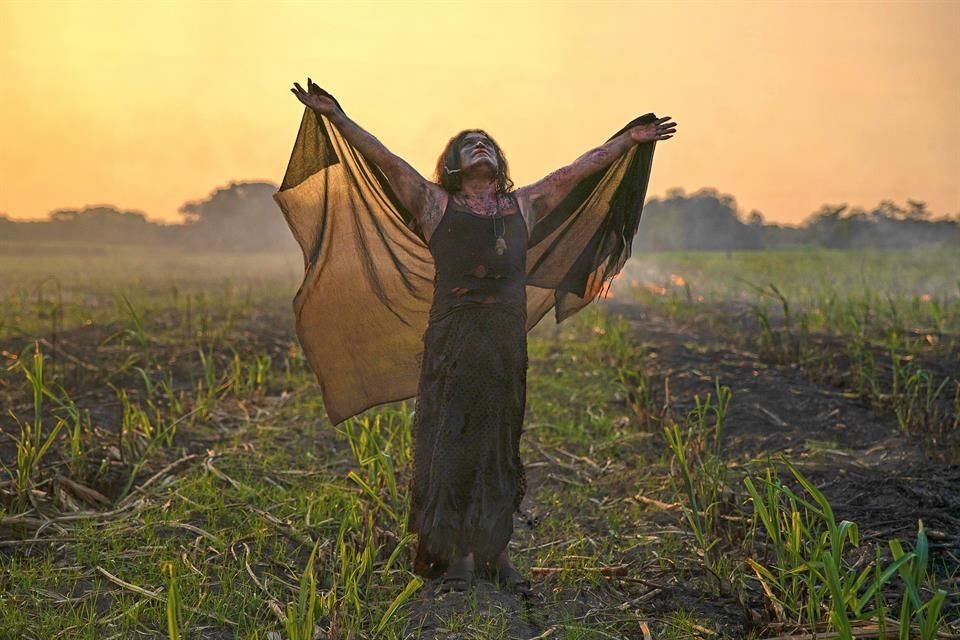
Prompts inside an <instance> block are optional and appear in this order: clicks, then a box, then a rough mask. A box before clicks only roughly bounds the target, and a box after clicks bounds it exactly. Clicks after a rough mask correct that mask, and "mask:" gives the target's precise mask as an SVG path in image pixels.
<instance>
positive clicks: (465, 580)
mask: <svg viewBox="0 0 960 640" xmlns="http://www.w3.org/2000/svg"><path fill="white" fill-rule="evenodd" d="M473 574H474V562H473V554H472V553H471V554H469V555H466V556H464V557H462V558H460V559H459V560H456V561H454V562H452V563H450V566H449V567H447V570H446V572H445V573H444V574H443V575H442V576H441V577H440V590H441V591H466V590H467V589H469V588H470V587H471V586H472V585H473Z"/></svg>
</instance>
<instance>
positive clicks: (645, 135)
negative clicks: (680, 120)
mask: <svg viewBox="0 0 960 640" xmlns="http://www.w3.org/2000/svg"><path fill="white" fill-rule="evenodd" d="M676 132H677V123H676V122H671V121H670V116H666V117H664V118H657V119H656V120H654V121H653V122H651V123H650V124H641V125H639V126H636V127H634V128H632V129H630V131H629V134H630V139H631V140H633V141H634V142H636V143H637V144H643V143H644V142H653V141H655V140H669V139H670V138H672V137H673V134H675V133H676Z"/></svg>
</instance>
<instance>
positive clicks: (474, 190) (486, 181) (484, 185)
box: [460, 176, 497, 198]
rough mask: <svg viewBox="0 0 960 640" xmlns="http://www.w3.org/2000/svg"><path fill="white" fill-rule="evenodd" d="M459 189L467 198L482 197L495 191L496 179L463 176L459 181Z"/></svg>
mask: <svg viewBox="0 0 960 640" xmlns="http://www.w3.org/2000/svg"><path fill="white" fill-rule="evenodd" d="M460 190H461V191H462V192H463V195H464V196H466V197H468V198H484V197H489V196H492V195H493V194H495V193H496V192H497V181H496V180H494V179H492V178H483V177H480V176H476V177H474V176H464V177H463V179H462V180H461V182H460Z"/></svg>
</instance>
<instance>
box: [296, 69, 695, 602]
mask: <svg viewBox="0 0 960 640" xmlns="http://www.w3.org/2000/svg"><path fill="white" fill-rule="evenodd" d="M307 83H308V84H307V86H308V89H307V90H304V89H303V88H302V87H301V86H300V85H299V84H298V83H294V86H293V88H292V89H291V91H292V92H293V93H294V95H295V96H296V97H297V98H298V99H299V100H300V102H301V103H303V104H304V105H305V106H307V107H308V108H310V109H312V110H313V111H314V112H315V113H316V114H318V121H319V119H320V116H322V117H324V118H326V120H327V121H329V122H330V123H331V124H332V125H333V126H334V127H335V128H336V129H337V131H338V132H339V134H340V135H341V136H342V137H343V138H344V139H345V140H346V141H347V142H348V143H349V144H350V145H352V146H353V147H354V148H355V149H356V150H358V151H359V152H360V154H362V156H363V157H364V158H365V159H366V160H367V161H368V162H369V163H371V164H373V165H375V167H376V168H377V169H378V170H379V171H380V172H382V174H383V175H384V176H385V177H386V179H387V180H388V181H389V185H390V188H391V189H392V191H393V192H394V193H395V195H396V198H397V199H398V200H399V201H400V203H402V205H403V206H404V207H405V208H406V209H407V210H408V211H409V212H410V214H411V215H412V217H413V224H414V225H415V226H416V227H417V231H418V234H419V235H420V236H421V237H422V238H423V240H424V241H425V242H426V243H427V245H428V247H429V251H430V254H431V256H432V258H433V261H434V264H435V268H436V277H435V280H434V292H433V302H432V306H431V308H430V313H429V322H428V325H427V329H426V332H425V334H424V336H423V356H422V360H421V365H420V377H419V387H418V392H417V401H416V413H415V418H414V427H413V435H414V474H413V483H412V490H411V494H412V495H411V513H410V529H411V530H412V531H414V532H416V533H417V535H418V544H417V552H416V560H415V570H416V571H417V573H419V574H420V575H423V576H425V577H429V578H437V577H439V578H440V579H441V584H442V585H443V586H445V587H446V588H449V589H454V590H463V589H466V588H468V587H469V586H470V585H471V584H472V581H473V579H474V578H475V576H477V575H479V576H482V577H487V578H491V579H494V580H496V581H497V582H498V583H499V584H501V585H502V586H504V587H506V588H510V589H513V590H515V591H517V592H519V593H522V594H528V593H529V592H530V584H529V582H528V581H527V580H526V579H525V578H524V577H523V576H522V575H521V574H520V572H519V571H518V570H517V569H516V568H515V567H514V565H513V563H512V562H511V560H510V557H509V554H508V551H507V545H508V543H509V541H510V538H511V536H512V533H513V513H514V511H515V510H516V509H517V508H518V507H519V504H520V500H521V499H522V498H523V495H524V491H525V480H524V473H523V466H522V464H521V461H520V455H519V444H520V434H521V429H522V423H523V417H524V407H525V401H526V372H527V344H526V330H527V291H526V287H527V265H526V260H527V250H528V240H529V239H530V237H531V234H532V233H533V232H534V230H535V229H536V228H537V225H538V224H539V223H541V222H542V221H543V220H544V219H545V217H546V216H547V215H548V214H549V213H550V212H552V211H554V210H555V209H556V208H557V207H559V206H560V205H561V203H562V202H563V201H564V199H565V198H567V196H568V194H570V193H571V190H573V189H574V187H575V186H576V185H578V184H579V183H581V182H582V181H584V180H585V179H586V178H588V177H590V176H594V175H596V174H597V173H598V172H601V171H603V170H604V169H606V168H607V167H609V166H610V165H611V164H612V163H613V162H614V161H616V160H617V159H618V158H619V157H620V156H622V155H623V154H624V153H625V152H627V151H628V150H629V149H630V148H631V147H633V146H634V145H638V144H646V143H650V142H654V141H662V140H668V139H670V138H671V137H672V136H673V135H674V134H675V133H676V123H675V122H673V121H671V119H670V118H669V117H663V118H655V119H653V120H652V121H650V122H646V123H644V124H639V125H636V126H633V127H631V128H629V129H627V130H625V131H624V132H623V133H621V134H620V135H618V136H616V137H614V138H612V139H611V140H610V141H608V142H607V143H606V144H603V145H601V146H599V147H597V148H595V149H593V150H592V151H589V152H587V153H586V154H584V155H583V156H581V157H580V158H578V159H577V160H576V161H574V162H573V163H572V164H570V165H568V166H565V167H563V168H561V169H559V170H557V171H555V172H553V173H551V174H550V175H548V176H546V177H545V178H543V179H542V180H539V181H538V182H535V183H533V184H531V185H528V186H524V187H520V188H519V189H514V188H513V187H514V185H513V182H512V181H511V180H510V174H509V171H508V165H507V160H506V157H505V156H504V154H503V151H502V150H501V148H500V146H499V145H498V144H497V142H496V141H495V140H494V139H493V138H492V137H491V136H490V135H488V134H487V133H486V132H485V131H483V130H481V129H467V130H464V131H461V132H460V133H458V134H457V135H455V136H454V137H453V138H451V139H450V140H449V142H448V143H447V145H446V148H445V149H444V150H443V152H442V153H441V154H440V157H439V159H438V160H437V165H436V173H435V176H434V181H433V182H431V181H429V180H427V179H425V178H424V177H423V176H421V175H420V174H419V173H417V171H416V170H415V169H414V168H413V167H411V166H410V165H409V164H408V163H407V162H405V161H404V160H403V159H401V158H399V157H398V156H396V155H394V154H393V153H391V152H390V151H389V150H388V149H387V148H386V147H385V146H384V145H383V144H382V143H380V141H379V140H377V139H376V138H375V137H374V136H372V135H371V134H370V133H368V132H367V131H365V130H364V129H363V128H361V127H360V126H359V125H357V124H356V123H355V122H353V121H352V120H351V119H350V118H348V117H347V116H346V115H345V114H344V112H343V111H342V110H341V109H340V107H339V104H338V103H337V102H336V100H334V99H333V98H332V96H330V95H329V94H328V93H326V92H325V91H323V90H322V89H320V88H319V87H318V86H317V85H315V84H313V83H312V81H310V80H309V79H308V81H307ZM644 188H645V186H644ZM640 206H642V203H641V205H640Z"/></svg>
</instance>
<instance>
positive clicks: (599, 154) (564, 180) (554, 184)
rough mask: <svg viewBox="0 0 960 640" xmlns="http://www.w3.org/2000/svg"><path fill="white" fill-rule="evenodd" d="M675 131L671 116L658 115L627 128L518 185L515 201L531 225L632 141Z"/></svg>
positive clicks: (662, 137)
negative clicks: (568, 162)
mask: <svg viewBox="0 0 960 640" xmlns="http://www.w3.org/2000/svg"><path fill="white" fill-rule="evenodd" d="M676 132H677V124H676V123H675V122H672V121H671V120H670V117H669V116H668V117H665V118H658V119H657V120H655V121H653V122H651V123H650V124H645V125H639V126H637V127H633V128H632V129H628V130H627V131H625V132H623V133H622V134H620V135H619V136H617V137H616V138H613V139H612V140H610V141H609V142H607V143H606V144H604V145H601V146H599V147H597V148H596V149H593V150H592V151H588V152H587V153H585V154H583V155H582V156H580V157H579V158H577V159H576V160H574V161H573V163H571V164H569V165H567V166H565V167H563V168H561V169H557V170H556V171H554V172H553V173H551V174H550V175H548V176H547V177H545V178H543V179H541V180H539V181H537V182H534V183H533V184H531V185H528V186H526V187H521V188H519V189H517V202H518V203H519V204H520V210H521V211H522V212H523V214H524V216H526V218H527V226H528V227H529V228H531V229H532V228H533V227H534V225H535V224H536V223H537V221H538V220H541V219H542V218H543V217H544V216H545V215H547V214H548V213H550V212H551V211H552V210H553V209H554V208H556V206H557V205H559V204H560V203H561V202H562V201H563V199H564V198H566V197H567V195H568V194H569V193H570V191H572V190H573V188H574V187H575V186H576V185H577V183H578V182H580V181H581V180H583V179H584V178H586V177H588V176H590V175H593V174H594V173H596V172H597V171H601V170H603V169H606V168H607V167H609V166H610V165H611V164H613V162H614V160H616V159H617V158H619V157H620V156H622V155H623V154H624V153H625V152H626V151H627V150H628V149H629V148H630V147H632V146H633V145H635V144H643V143H645V142H653V141H655V140H669V139H670V138H672V137H673V134H674V133H676Z"/></svg>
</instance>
